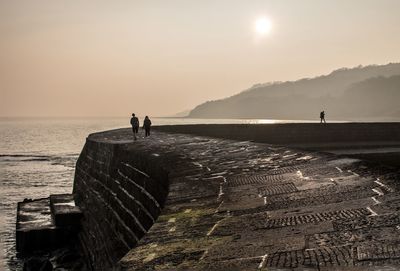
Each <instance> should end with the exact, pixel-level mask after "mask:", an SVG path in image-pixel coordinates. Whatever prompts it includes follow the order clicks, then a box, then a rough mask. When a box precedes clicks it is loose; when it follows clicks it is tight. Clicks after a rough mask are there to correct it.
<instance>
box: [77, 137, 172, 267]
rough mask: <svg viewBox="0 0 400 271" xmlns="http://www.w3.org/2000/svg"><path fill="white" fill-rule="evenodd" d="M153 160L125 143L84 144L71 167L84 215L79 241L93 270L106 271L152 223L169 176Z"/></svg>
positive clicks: (166, 192) (163, 199) (88, 140)
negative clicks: (73, 167) (73, 165)
mask: <svg viewBox="0 0 400 271" xmlns="http://www.w3.org/2000/svg"><path fill="white" fill-rule="evenodd" d="M151 159H153V160H157V159H156V157H153V158H152V157H150V156H148V155H146V154H145V153H140V152H136V153H132V152H131V151H127V145H126V144H112V143H110V142H107V143H105V142H101V141H96V140H95V139H91V138H90V137H89V138H88V139H87V141H86V144H85V146H84V148H83V151H82V153H81V154H80V157H79V159H78V162H77V165H76V173H75V181H74V195H75V200H76V202H77V204H78V205H79V206H80V207H81V209H82V211H83V213H84V219H83V220H82V231H81V233H80V241H81V244H82V246H83V250H84V252H85V254H86V256H87V261H88V265H90V266H92V268H93V270H110V269H111V267H112V266H114V265H115V264H116V262H117V261H118V260H119V259H120V258H121V257H122V256H124V255H125V254H126V253H127V252H128V251H129V250H130V249H131V248H132V247H134V246H135V244H136V243H137V242H138V240H139V239H140V238H141V237H142V236H143V235H144V234H145V233H146V232H147V230H148V229H149V228H150V227H151V226H152V225H153V223H154V221H155V220H156V219H157V217H158V215H159V213H160V210H161V208H162V207H163V205H164V203H165V199H166V195H167V194H168V174H167V172H166V171H165V170H164V169H163V168H161V167H160V166H158V165H159V163H157V161H150V160H151Z"/></svg>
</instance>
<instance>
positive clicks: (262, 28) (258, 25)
mask: <svg viewBox="0 0 400 271" xmlns="http://www.w3.org/2000/svg"><path fill="white" fill-rule="evenodd" d="M271 28H272V23H271V20H269V19H268V18H267V17H260V18H258V19H257V20H256V22H255V31H256V33H257V34H259V35H266V34H268V33H269V32H270V31H271Z"/></svg>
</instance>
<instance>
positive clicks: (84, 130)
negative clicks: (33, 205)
mask: <svg viewBox="0 0 400 271" xmlns="http://www.w3.org/2000/svg"><path fill="white" fill-rule="evenodd" d="M141 119H143V118H141ZM129 120H130V118H129V117H128V118H73V119H68V118H62V119H54V118H38V119H35V118H0V271H1V270H5V271H14V270H22V268H23V266H22V265H23V263H22V261H21V260H20V259H19V258H18V257H17V254H16V250H15V222H16V210H17V202H19V201H23V200H24V199H25V198H33V199H35V198H44V197H48V196H49V195H50V194H59V193H71V192H72V184H73V179H74V170H75V163H76V160H77V159H78V156H79V153H80V151H81V150H82V148H83V145H84V144H85V140H86V137H87V136H88V135H89V134H90V133H94V132H99V131H104V130H110V129H115V128H121V127H129ZM285 122H294V121H280V120H267V119H189V118H152V123H153V125H171V124H199V123H202V124H212V123H226V124H232V123H248V124H257V123H259V124H261V123H285ZM297 122H304V121H297Z"/></svg>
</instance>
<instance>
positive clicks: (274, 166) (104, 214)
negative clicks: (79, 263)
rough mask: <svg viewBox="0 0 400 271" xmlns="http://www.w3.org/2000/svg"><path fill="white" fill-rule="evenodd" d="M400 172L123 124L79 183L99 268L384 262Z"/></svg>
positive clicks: (83, 163)
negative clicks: (136, 131) (142, 133)
mask: <svg viewBox="0 0 400 271" xmlns="http://www.w3.org/2000/svg"><path fill="white" fill-rule="evenodd" d="M399 178H400V172H399V170H398V169H393V168H385V167H382V166H375V165H371V164H368V163H366V162H363V161H359V160H356V159H347V158H343V157H338V156H334V155H329V154H324V153H315V152H309V151H303V150H297V149H290V148H286V147H277V146H272V145H268V144H263V143H254V142H249V141H232V140H227V139H216V138H209V137H201V136H189V135H183V134H166V133H162V132H155V133H153V134H152V136H151V138H148V139H140V140H139V141H137V142H133V140H132V135H131V131H130V129H120V130H115V131H108V132H104V133H97V134H93V135H91V136H90V137H89V138H88V141H87V143H86V146H85V148H84V150H83V152H82V154H81V156H80V158H79V161H78V164H77V171H76V179H75V184H74V193H75V194H76V196H77V203H78V204H79V206H80V207H81V208H82V210H83V212H84V215H85V218H84V221H83V228H84V230H83V232H82V234H81V240H82V243H83V244H85V247H86V252H87V255H88V256H89V259H90V261H91V264H92V266H94V267H95V269H96V270H107V269H109V268H110V267H111V266H114V265H115V264H116V263H117V262H118V268H120V269H121V270H257V269H266V268H268V270H274V268H275V269H276V270H278V269H280V270H282V269H300V270H317V269H318V270H344V268H347V269H349V270H367V269H366V266H370V267H368V268H369V269H368V270H373V269H371V268H373V266H384V265H394V266H399V264H400V259H399V257H398V256H397V254H398V251H399V250H398V246H399V244H400V238H399V235H398V228H399V224H398V222H399V220H398V217H399V216H398V212H399V209H400V207H399V206H400V205H399V203H400V196H399V195H398V192H397V191H398V189H399V188H400V185H399V183H398V180H399ZM153 222H155V223H154V224H152V223H153ZM146 232H147V233H146ZM371 255H372V256H371ZM374 255H375V256H374ZM371 266H372V267H371Z"/></svg>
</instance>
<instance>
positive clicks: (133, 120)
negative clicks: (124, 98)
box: [131, 113, 139, 141]
mask: <svg viewBox="0 0 400 271" xmlns="http://www.w3.org/2000/svg"><path fill="white" fill-rule="evenodd" d="M131 125H132V132H133V139H134V140H135V141H136V140H137V137H136V135H137V133H138V132H139V119H138V118H137V117H136V116H135V113H132V118H131Z"/></svg>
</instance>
